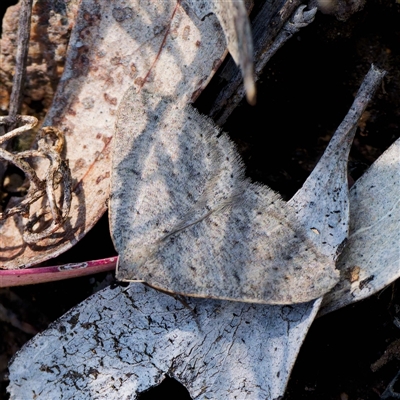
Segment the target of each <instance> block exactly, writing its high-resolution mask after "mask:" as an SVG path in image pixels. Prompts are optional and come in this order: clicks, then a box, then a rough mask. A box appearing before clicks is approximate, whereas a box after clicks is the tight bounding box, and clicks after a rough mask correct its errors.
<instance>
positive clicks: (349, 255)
mask: <svg viewBox="0 0 400 400" xmlns="http://www.w3.org/2000/svg"><path fill="white" fill-rule="evenodd" d="M350 217H351V218H350V221H351V223H350V234H349V239H348V242H347V244H346V247H345V249H344V251H343V253H342V254H341V255H340V257H339V259H338V262H337V266H338V268H339V270H340V275H341V279H340V282H339V283H338V285H337V286H336V287H335V288H334V290H333V291H332V292H330V293H328V294H327V295H326V296H325V297H324V302H323V308H322V310H321V311H322V313H327V312H329V311H333V310H336V309H338V308H340V307H343V306H345V305H347V304H350V303H353V302H355V301H358V300H362V299H364V298H366V297H368V296H370V295H372V294H374V293H376V292H378V291H379V290H381V289H383V288H384V287H385V286H387V285H389V284H390V283H391V282H393V281H394V280H395V279H397V278H398V277H399V276H400V139H398V140H397V141H396V142H395V143H393V144H392V146H391V147H390V148H389V149H388V150H386V151H385V152H384V153H383V154H382V156H381V157H380V158H378V160H376V161H375V162H374V163H373V164H372V166H371V167H370V168H369V170H368V171H367V172H366V173H365V174H364V175H363V176H362V177H361V178H360V179H359V180H358V181H357V182H356V183H355V184H354V185H353V186H352V188H351V191H350Z"/></svg>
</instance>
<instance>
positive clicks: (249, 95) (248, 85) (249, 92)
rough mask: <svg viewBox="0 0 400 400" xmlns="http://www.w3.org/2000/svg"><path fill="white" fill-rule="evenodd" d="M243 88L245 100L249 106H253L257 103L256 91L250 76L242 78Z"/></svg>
mask: <svg viewBox="0 0 400 400" xmlns="http://www.w3.org/2000/svg"><path fill="white" fill-rule="evenodd" d="M244 88H245V90H246V99H247V102H248V103H249V104H250V105H251V106H255V105H256V103H257V89H256V83H255V81H254V78H253V77H252V76H245V77H244Z"/></svg>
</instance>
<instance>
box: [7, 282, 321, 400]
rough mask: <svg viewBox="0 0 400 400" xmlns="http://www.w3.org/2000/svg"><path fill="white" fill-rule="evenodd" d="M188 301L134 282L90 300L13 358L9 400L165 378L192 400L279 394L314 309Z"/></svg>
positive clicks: (130, 389)
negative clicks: (179, 384)
mask: <svg viewBox="0 0 400 400" xmlns="http://www.w3.org/2000/svg"><path fill="white" fill-rule="evenodd" d="M185 300H186V301H185V304H183V303H182V302H180V301H179V300H177V299H174V298H173V297H171V296H168V295H166V294H163V293H160V292H157V291H156V290H154V289H150V288H147V287H146V286H144V285H140V284H131V285H130V287H129V288H127V289H121V288H117V289H115V290H111V289H109V288H107V289H105V290H103V291H101V292H99V293H97V294H95V295H94V296H92V297H91V298H89V299H87V300H86V301H84V302H83V303H81V304H80V305H79V306H77V307H76V308H74V309H73V310H71V311H70V312H68V313H67V314H66V315H64V316H63V317H62V318H61V319H60V320H58V321H57V322H56V323H54V324H53V325H52V326H51V327H50V328H49V329H48V330H47V331H45V332H43V333H41V334H39V335H37V336H36V337H35V338H34V339H33V340H31V341H30V342H29V344H28V345H26V346H25V347H24V348H23V349H22V350H21V351H20V352H19V353H17V355H16V357H15V358H14V360H13V363H12V364H11V365H10V381H11V383H10V386H9V388H8V390H9V392H10V394H11V399H15V400H16V399H21V398H24V399H28V398H36V399H48V398H54V399H58V398H63V399H74V398H77V396H78V397H79V398H81V399H84V398H90V399H93V400H94V399H128V398H130V399H136V398H137V395H138V393H140V392H142V391H144V390H146V389H148V388H150V387H152V386H155V385H157V384H159V383H160V382H161V381H162V380H163V378H164V376H165V374H167V375H168V376H171V377H174V378H176V379H177V380H178V381H179V382H181V383H182V384H183V385H185V386H186V388H187V389H188V391H189V393H190V395H191V397H192V399H196V400H200V399H204V400H205V399H235V398H238V399H249V400H250V399H251V400H265V399H277V398H278V397H279V396H280V395H282V394H283V392H284V389H285V386H286V381H287V378H288V375H289V373H290V370H291V367H292V364H293V363H294V360H295V358H296V356H297V351H298V348H299V347H300V345H301V342H302V341H303V338H304V332H306V331H307V330H308V328H309V325H310V323H311V321H312V320H313V318H314V316H315V314H316V310H317V308H318V307H317V306H316V305H315V304H316V303H314V304H312V303H307V304H302V305H298V306H296V308H292V307H291V306H285V307H279V306H263V305H256V304H244V303H236V302H227V301H218V300H204V299H189V298H187V299H185ZM317 303H318V302H317ZM318 304H319V303H318ZM88 355H90V356H88Z"/></svg>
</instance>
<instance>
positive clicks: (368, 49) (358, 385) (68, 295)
mask: <svg viewBox="0 0 400 400" xmlns="http://www.w3.org/2000/svg"><path fill="white" fill-rule="evenodd" d="M12 3H13V2H11V1H10V2H9V4H12ZM6 5H7V1H4V0H3V1H2V4H1V5H0V7H1V8H2V9H3V7H4V6H6ZM0 11H3V10H0ZM371 63H374V64H375V65H377V66H378V67H380V68H383V69H385V70H387V71H388V74H387V76H386V78H385V81H384V84H383V85H382V88H381V89H380V90H379V91H378V93H377V95H376V96H375V98H374V100H373V102H372V104H371V105H370V107H369V108H368V112H366V113H365V115H364V122H363V123H362V124H360V128H359V131H358V133H357V136H356V139H355V143H354V146H353V149H352V151H351V158H350V163H349V175H350V183H351V182H353V181H354V180H356V179H357V178H358V177H359V176H361V175H362V173H363V172H364V171H365V170H366V169H367V168H368V166H369V165H371V163H372V162H373V161H374V160H375V159H376V158H377V157H379V155H380V154H381V153H382V152H383V151H385V150H386V149H387V148H388V147H389V146H390V144H391V143H393V142H394V141H395V140H396V139H397V138H398V137H399V132H400V130H399V125H400V111H399V110H400V107H399V106H400V90H399V89H400V87H399V86H400V71H399V69H398V66H399V65H400V4H399V3H397V2H396V1H394V0H382V1H380V0H369V1H368V3H367V5H366V6H365V8H364V10H363V11H361V12H359V13H357V14H355V15H354V16H352V17H351V18H350V19H349V20H348V21H346V22H340V21H337V20H336V19H335V18H334V17H331V16H327V15H322V14H318V15H317V18H316V20H315V22H314V23H312V24H311V25H310V26H309V27H307V28H305V29H303V30H302V31H300V33H299V34H298V35H297V36H296V37H294V38H293V39H292V40H291V41H289V42H288V43H287V44H286V45H285V46H284V48H283V49H281V50H280V51H279V52H278V53H277V54H276V56H275V57H274V58H273V59H272V60H271V62H270V63H269V64H268V65H267V68H266V70H265V73H264V75H263V76H262V78H261V80H260V82H259V84H258V103H257V106H256V107H250V106H248V105H247V104H246V103H244V102H243V103H242V104H241V105H240V106H239V107H238V108H237V110H236V111H235V112H234V114H233V115H232V116H231V118H230V119H229V120H228V122H227V124H226V125H225V127H224V129H225V130H226V131H228V132H229V133H230V135H231V137H232V139H233V140H234V141H235V142H236V143H237V145H238V148H239V150H240V152H241V154H242V156H243V158H244V160H245V163H246V168H247V174H248V175H249V176H250V177H251V178H252V179H253V180H255V181H259V182H263V183H265V184H267V185H269V186H270V187H272V188H273V189H275V190H277V191H278V192H280V193H281V195H282V196H283V197H284V198H285V199H289V198H290V197H291V196H292V195H293V194H294V193H295V192H296V191H297V190H298V189H299V188H300V187H301V185H302V183H303V182H304V181H305V179H306V178H307V176H308V174H309V173H310V171H311V170H312V169H313V167H314V166H315V164H316V162H317V161H318V159H319V157H320V156H321V154H322V152H323V150H324V148H325V147H326V145H327V143H328V142H329V139H330V137H331V136H332V134H333V132H334V130H335V129H336V127H337V126H338V125H339V123H340V122H341V120H342V118H343V117H344V115H345V114H346V112H347V110H348V108H349V107H350V105H351V103H352V100H353V98H354V95H355V93H356V92H357V89H358V87H359V85H360V83H361V81H362V79H363V77H364V75H365V74H366V73H367V71H368V69H369V67H370V64H371ZM215 87H216V84H215V83H214V89H213V83H212V84H211V86H210V88H209V89H207V90H206V91H205V93H203V95H202V96H201V98H200V99H199V101H198V103H197V105H198V107H199V109H200V110H203V111H204V110H206V109H207V102H208V100H207V99H208V98H210V97H211V96H213V95H214V94H213V90H214V91H215ZM399 245H400V244H399ZM82 254H85V259H86V260H90V259H97V258H102V257H107V256H111V255H114V254H115V251H114V249H113V246H112V243H111V239H110V237H109V233H108V221H107V216H104V217H103V218H102V219H101V221H100V222H99V223H98V225H97V226H96V227H95V228H94V229H93V230H92V231H91V232H90V233H89V234H88V235H87V236H86V237H85V238H84V239H83V240H82V241H81V242H80V243H79V244H78V245H76V246H75V247H74V248H73V249H71V250H69V251H68V252H66V253H64V254H63V255H62V256H60V257H59V258H57V259H56V260H52V264H53V265H54V264H57V263H65V262H76V261H83V260H82ZM108 282H109V276H108V275H107V274H102V275H97V276H94V277H85V278H80V279H72V280H69V281H62V282H56V283H49V284H42V285H36V286H29V287H21V288H12V289H2V290H0V316H1V312H2V311H1V306H2V305H3V306H4V307H5V308H6V309H7V310H8V312H12V313H14V315H13V314H8V317H9V321H11V322H12V321H19V322H21V321H23V322H25V323H27V324H29V326H30V328H32V329H35V330H37V331H40V330H43V329H45V328H46V326H47V325H48V324H49V323H50V322H51V321H54V320H55V319H56V318H58V317H59V316H61V315H62V314H63V313H65V312H66V311H67V310H69V309H70V308H71V307H73V306H74V305H76V304H78V303H79V302H80V301H82V300H83V299H85V298H86V297H87V296H88V295H90V294H91V293H93V291H95V290H97V289H98V288H99V287H101V286H103V285H106V284H107V283H108ZM396 318H399V319H400V284H399V283H398V282H397V283H395V284H393V285H391V286H389V287H388V288H386V289H385V290H383V291H381V292H380V293H379V294H377V295H375V296H372V297H371V298H369V299H367V300H364V301H362V302H360V303H357V304H354V305H351V306H348V307H346V308H344V309H341V310H338V311H336V312H334V313H332V314H328V315H326V316H324V317H322V318H320V319H318V320H316V321H315V323H314V324H313V325H312V327H311V329H310V331H309V333H308V335H307V338H306V340H305V342H304V345H303V347H302V349H301V351H300V355H299V357H298V359H297V362H296V364H295V366H294V370H293V373H292V376H291V379H290V381H289V385H288V389H287V393H286V395H285V396H284V400H294V399H296V400H298V399H307V400H319V399H321V400H322V399H324V400H377V399H379V398H380V395H381V394H382V393H383V392H384V390H385V388H386V387H387V386H388V385H389V383H390V381H391V380H392V379H393V378H394V377H395V375H396V374H397V372H398V371H399V369H400V360H397V359H396V358H395V357H394V359H393V361H390V362H389V363H387V364H386V365H384V366H383V367H382V368H381V369H379V370H378V371H377V372H372V371H371V368H370V365H371V364H372V363H374V362H375V361H376V360H377V359H378V358H379V357H380V356H381V355H382V354H383V353H384V351H385V350H386V348H387V346H388V345H389V344H390V343H392V342H394V341H395V340H397V339H399V338H400V329H399V328H398V327H397V326H396V321H397V319H396ZM398 326H400V325H399V324H398ZM22 328H24V329H25V331H27V332H29V331H30V328H29V327H27V326H25V327H22ZM30 337H32V334H29V333H26V332H23V330H21V329H19V328H16V327H15V326H13V325H12V324H11V323H10V322H0V399H6V398H7V395H6V393H5V388H6V386H7V372H6V364H7V362H8V360H9V359H10V357H11V356H12V355H13V354H14V353H15V352H16V351H17V350H18V349H19V348H20V347H21V346H22V345H23V344H24V343H25V342H26V341H27V340H29V338H30ZM398 353H399V354H400V350H399V352H398ZM176 386H179V384H177V383H176V382H175V381H174V380H172V379H168V380H166V381H165V383H163V384H162V385H161V388H159V389H158V391H157V389H153V390H151V391H149V392H148V393H147V394H146V395H142V396H141V400H150V399H163V398H171V397H172V398H174V399H189V397H188V395H187V394H185V393H184V389H183V388H181V389H182V391H183V394H179V393H178V392H179V390H180V389H179V388H178V389H177V388H176ZM398 386H400V385H398ZM171 391H172V392H171ZM398 391H399V392H400V388H398ZM221 400H223V399H221Z"/></svg>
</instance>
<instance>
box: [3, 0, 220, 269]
mask: <svg viewBox="0 0 400 400" xmlns="http://www.w3.org/2000/svg"><path fill="white" fill-rule="evenodd" d="M225 55H226V45H225V39H224V36H223V32H222V30H221V29H220V27H219V24H218V23H217V20H216V17H215V16H213V15H210V16H208V17H207V18H205V19H204V20H203V21H201V20H198V19H197V18H193V19H192V18H190V17H189V16H188V15H187V14H186V13H185V11H184V9H183V8H182V5H181V4H180V3H179V2H177V3H175V2H148V3H142V2H138V1H136V0H130V1H129V2H126V1H120V2H113V3H109V2H100V3H98V2H94V1H92V0H83V1H82V2H81V4H80V9H79V12H78V16H77V19H76V23H75V26H74V29H73V32H72V34H71V39H70V43H69V48H68V54H67V60H66V65H65V70H64V73H63V76H62V78H61V80H60V83H59V85H58V89H57V93H56V95H55V98H54V100H53V104H52V106H51V108H50V110H49V112H48V114H47V117H46V119H45V121H44V123H43V126H45V127H47V126H54V127H55V128H57V129H59V130H60V131H61V132H62V133H63V134H64V135H65V138H66V140H65V141H66V149H65V152H64V156H65V159H67V160H68V161H69V166H70V169H71V174H72V180H73V185H72V199H71V212H70V215H69V218H68V219H67V221H66V222H65V224H64V225H63V227H62V228H60V229H58V230H57V231H56V232H54V233H52V234H51V235H49V236H48V237H46V238H43V239H41V240H38V241H37V242H35V243H34V244H28V243H27V242H26V241H25V240H24V237H23V234H22V232H23V231H24V221H23V218H22V216H19V215H15V216H14V217H13V218H8V219H6V220H5V221H1V223H0V230H1V232H2V233H3V232H4V233H3V234H2V247H1V249H0V260H1V267H2V268H3V269H13V268H21V267H28V266H32V265H35V264H38V263H40V262H42V261H44V260H46V259H49V258H52V257H55V256H57V255H59V254H60V253H62V252H64V251H65V250H67V249H68V248H70V247H71V246H73V245H74V244H75V243H76V242H77V241H78V240H80V239H81V238H82V237H83V236H84V235H85V234H86V233H87V231H88V230H89V229H90V228H91V227H92V226H93V225H94V224H95V223H96V222H97V220H98V219H99V218H100V216H101V215H102V214H103V213H104V211H105V210H106V208H107V201H108V196H109V179H110V168H111V157H110V156H111V140H112V136H113V129H114V124H115V119H116V112H117V108H118V104H119V102H120V101H121V99H122V96H123V93H124V91H125V89H123V88H126V87H129V86H131V85H133V86H135V87H136V88H138V89H140V88H142V87H143V86H144V85H146V87H147V86H149V87H153V88H157V90H158V91H159V93H160V94H162V95H174V96H175V97H176V99H179V101H182V102H188V101H189V100H194V99H195V98H196V97H197V96H198V95H199V93H200V92H201V91H202V89H203V88H204V87H205V86H206V84H207V82H208V81H209V79H210V78H211V76H212V74H213V73H214V72H215V70H216V68H217V67H218V66H219V65H220V63H221V60H222V59H223V58H224V56H225ZM45 168H46V165H44V164H43V163H41V162H40V161H38V162H37V163H36V165H35V170H36V173H37V174H38V175H41V174H43V171H44V169H45ZM19 201H21V200H18V199H16V200H14V204H12V205H16V206H17V205H18V202H19ZM35 212H37V213H40V205H39V206H38V209H35V208H34V207H32V213H35Z"/></svg>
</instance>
